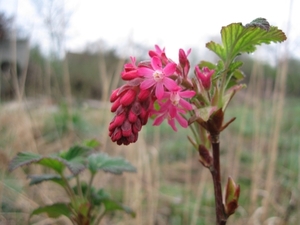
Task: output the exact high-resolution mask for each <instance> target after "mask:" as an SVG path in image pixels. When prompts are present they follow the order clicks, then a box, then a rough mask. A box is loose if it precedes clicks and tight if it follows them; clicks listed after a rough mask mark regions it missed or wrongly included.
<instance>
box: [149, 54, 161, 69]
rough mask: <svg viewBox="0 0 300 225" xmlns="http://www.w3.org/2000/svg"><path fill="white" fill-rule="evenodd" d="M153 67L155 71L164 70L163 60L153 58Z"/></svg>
mask: <svg viewBox="0 0 300 225" xmlns="http://www.w3.org/2000/svg"><path fill="white" fill-rule="evenodd" d="M151 65H152V68H153V69H154V70H159V71H161V70H162V64H161V60H160V58H158V57H157V56H154V57H152V60H151ZM152 73H153V72H152Z"/></svg>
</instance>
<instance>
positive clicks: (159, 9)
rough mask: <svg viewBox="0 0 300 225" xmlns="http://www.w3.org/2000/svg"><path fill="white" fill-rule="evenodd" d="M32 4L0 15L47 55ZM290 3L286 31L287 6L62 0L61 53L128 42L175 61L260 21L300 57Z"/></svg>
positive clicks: (15, 1)
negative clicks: (223, 33) (234, 27)
mask: <svg viewBox="0 0 300 225" xmlns="http://www.w3.org/2000/svg"><path fill="white" fill-rule="evenodd" d="M36 1H38V2H47V1H46V0H36ZM60 1H63V0H60ZM32 2H33V1H32V0H0V11H3V10H5V11H6V12H8V13H9V14H10V15H15V18H16V24H17V25H18V26H22V27H24V29H25V30H26V31H27V32H28V36H29V38H30V39H31V42H33V43H36V42H38V43H40V44H41V45H42V46H44V47H43V48H45V49H47V48H49V47H50V46H49V38H48V36H47V33H46V32H45V28H44V26H43V21H42V18H41V17H40V16H39V13H38V12H37V10H36V7H35V6H34V5H33V4H32ZM292 2H293V3H292V6H293V7H292V11H291V23H290V29H289V30H287V28H288V25H287V24H288V19H289V12H290V0H251V1H242V0H172V1H171V0H65V11H66V12H68V13H71V15H70V21H69V26H68V28H67V29H66V48H67V49H68V50H73V51H78V50H81V49H83V48H84V47H85V45H86V43H91V42H96V41H99V40H104V41H105V42H106V43H107V44H109V46H111V47H120V46H121V47H124V46H126V45H128V42H129V41H131V42H136V43H139V44H144V45H148V46H154V45H155V44H159V45H160V46H162V47H166V50H167V53H169V54H171V55H172V54H174V55H175V54H176V55H177V52H178V49H179V48H183V49H188V48H190V47H192V48H193V47H199V48H202V47H203V48H204V46H205V43H206V42H208V41H210V38H211V37H216V36H219V34H220V29H221V27H222V26H225V25H228V24H230V23H233V22H242V23H243V24H246V23H249V22H251V21H252V20H253V19H255V18H257V17H264V18H266V19H267V20H268V21H269V22H270V24H271V25H274V26H278V27H279V28H280V29H282V30H283V31H284V32H286V33H287V35H288V38H289V43H288V44H289V48H290V49H293V50H294V52H296V53H298V55H299V56H300V48H299V46H300V28H299V24H300V14H299V11H300V1H299V0H294V1H292Z"/></svg>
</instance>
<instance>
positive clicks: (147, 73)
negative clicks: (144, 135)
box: [109, 46, 211, 145]
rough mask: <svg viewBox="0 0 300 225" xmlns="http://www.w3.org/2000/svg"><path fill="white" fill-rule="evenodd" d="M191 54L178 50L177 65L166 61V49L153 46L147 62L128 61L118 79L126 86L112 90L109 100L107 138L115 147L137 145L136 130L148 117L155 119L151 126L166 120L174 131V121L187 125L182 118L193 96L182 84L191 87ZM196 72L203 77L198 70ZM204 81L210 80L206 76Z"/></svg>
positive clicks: (204, 85)
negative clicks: (110, 114)
mask: <svg viewBox="0 0 300 225" xmlns="http://www.w3.org/2000/svg"><path fill="white" fill-rule="evenodd" d="M190 52H191V50H188V51H187V52H185V51H184V50H182V49H180V50H179V64H176V63H175V62H173V61H172V60H171V59H169V58H167V56H166V54H165V49H161V48H160V47H158V46H155V50H151V51H149V56H150V60H149V61H143V62H140V63H138V64H137V63H136V59H135V58H134V57H131V62H130V63H127V64H125V65H124V70H123V72H122V73H121V77H122V79H123V80H124V81H126V83H125V84H124V85H123V86H121V87H120V88H118V89H116V90H114V91H113V93H112V95H111V97H110V101H111V102H112V106H111V111H112V112H114V113H115V116H114V118H113V120H112V121H111V123H110V125H109V136H110V137H111V140H112V141H113V142H117V144H118V145H122V144H124V145H128V144H130V143H133V142H136V141H137V139H138V133H139V131H140V130H141V128H142V126H143V125H145V124H146V123H147V121H148V118H149V117H150V116H151V117H153V118H154V123H153V125H159V124H161V123H162V122H163V120H165V119H167V121H168V123H169V125H170V126H171V127H172V128H173V130H175V131H177V128H176V125H175V122H176V121H177V122H178V123H179V124H180V125H181V126H182V127H187V126H188V122H187V120H186V119H185V118H184V117H183V115H184V114H185V113H186V112H187V111H188V110H192V108H193V107H192V104H191V103H190V101H188V100H186V99H191V98H192V97H193V96H195V94H196V92H195V91H194V90H193V88H186V87H185V86H184V85H182V84H183V83H184V82H185V83H187V84H189V86H190V87H193V84H192V82H191V80H190V79H189V77H188V73H189V69H190V63H189V60H188V59H187V57H188V55H189V53H190ZM198 70H199V69H198ZM196 72H198V73H200V75H201V74H202V73H201V71H196ZM196 72H195V73H196ZM198 73H196V75H197V76H198V77H199V74H198ZM209 75H211V74H209ZM203 76H205V75H203ZM204 78H205V79H206V80H207V78H209V79H210V77H209V76H205V77H204ZM199 79H201V78H200V77H199ZM204 83H205V82H204ZM204 83H203V87H204V88H207V87H208V83H209V82H208V83H207V82H206V83H205V84H204Z"/></svg>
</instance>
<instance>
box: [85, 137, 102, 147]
mask: <svg viewBox="0 0 300 225" xmlns="http://www.w3.org/2000/svg"><path fill="white" fill-rule="evenodd" d="M83 144H84V145H85V146H87V147H90V148H97V147H99V146H100V142H99V141H97V140H96V139H91V140H86V141H84V142H83Z"/></svg>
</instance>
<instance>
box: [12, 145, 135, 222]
mask: <svg viewBox="0 0 300 225" xmlns="http://www.w3.org/2000/svg"><path fill="white" fill-rule="evenodd" d="M97 146H99V143H98V142H97V141H96V140H90V141H85V142H84V143H83V144H81V145H74V146H72V147H70V148H69V149H68V150H66V151H61V152H59V153H56V154H51V155H48V156H42V155H40V154H36V153H31V152H20V153H18V154H17V155H16V156H15V157H14V158H13V159H12V160H11V162H10V165H9V170H10V171H13V170H15V169H16V168H18V167H22V166H29V165H32V164H37V165H41V166H43V167H45V168H48V169H51V170H52V171H53V173H47V174H40V175H36V174H30V175H28V179H30V185H37V184H40V183H42V182H45V181H51V182H54V183H56V184H58V185H59V186H61V187H63V188H64V189H65V191H66V193H67V194H68V196H69V198H70V202H66V203H61V202H59V203H54V204H52V205H47V206H42V207H39V208H37V209H35V210H34V211H33V212H32V213H31V216H30V217H32V216H34V215H39V214H42V213H46V214H47V215H48V217H51V218H57V217H59V216H67V217H68V218H70V219H71V220H72V221H75V223H76V224H99V222H100V220H101V219H102V217H103V216H104V215H105V214H106V213H108V212H111V211H114V210H121V211H124V212H125V213H127V214H129V215H131V216H135V213H134V212H133V210H132V209H130V208H129V207H127V206H124V205H123V204H121V203H119V202H117V201H115V200H114V199H113V198H111V197H110V196H109V194H108V193H106V192H105V191H104V190H103V189H99V190H96V189H95V188H94V187H93V186H92V182H93V179H94V177H95V175H96V173H97V172H99V171H104V172H108V173H112V174H117V175H120V174H122V173H123V172H136V168H135V167H134V166H133V165H132V164H131V163H129V162H128V161H127V160H125V159H124V158H121V157H111V156H109V155H108V154H106V153H104V152H96V151H95V150H94V148H95V147H97ZM84 170H88V171H89V172H90V174H91V175H90V181H89V183H88V184H87V183H85V182H83V181H80V179H79V178H80V174H81V172H82V171H84ZM67 172H68V173H67ZM67 174H68V175H67ZM73 178H76V185H75V186H74V187H71V186H70V183H69V180H70V179H73ZM101 209H102V214H100V213H99V212H100V211H101ZM74 213H75V214H74ZM99 215H100V216H99Z"/></svg>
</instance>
